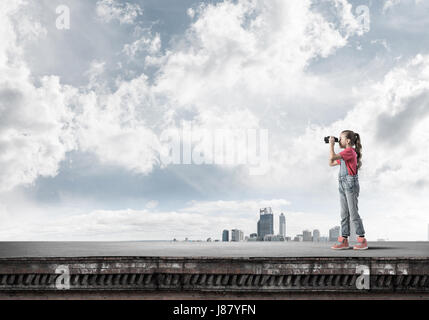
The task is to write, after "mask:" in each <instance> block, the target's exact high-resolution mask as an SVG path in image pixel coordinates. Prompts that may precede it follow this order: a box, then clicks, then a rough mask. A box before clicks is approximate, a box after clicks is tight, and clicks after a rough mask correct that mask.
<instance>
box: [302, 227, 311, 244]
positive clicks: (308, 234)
mask: <svg viewBox="0 0 429 320" xmlns="http://www.w3.org/2000/svg"><path fill="white" fill-rule="evenodd" d="M302 240H303V241H311V240H312V238H311V231H310V230H304V231H303V232H302Z"/></svg>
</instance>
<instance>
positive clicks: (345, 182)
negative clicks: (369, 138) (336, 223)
mask: <svg viewBox="0 0 429 320" xmlns="http://www.w3.org/2000/svg"><path fill="white" fill-rule="evenodd" d="M329 143H330V147H331V150H330V155H331V156H330V162H329V165H330V166H331V167H333V166H336V165H340V171H339V173H338V189H339V191H340V203H341V236H340V237H338V242H337V243H336V244H334V245H333V246H332V247H331V248H332V249H335V250H341V249H349V248H350V247H349V242H348V237H349V236H350V219H351V222H352V223H353V224H354V226H355V230H356V234H357V235H358V238H357V242H358V244H357V245H355V246H354V247H353V249H355V250H365V249H368V243H367V241H366V239H365V230H364V228H363V224H362V220H361V218H360V217H359V212H358V197H359V191H360V187H359V177H358V169H360V167H361V166H362V161H361V160H362V152H361V150H362V145H361V142H360V136H359V134H358V133H355V132H353V131H351V130H344V131H343V132H341V134H340V138H339V141H338V143H339V145H340V148H342V149H344V150H343V151H341V152H340V153H339V154H336V153H335V152H334V143H335V139H334V137H330V138H329ZM353 146H355V148H353Z"/></svg>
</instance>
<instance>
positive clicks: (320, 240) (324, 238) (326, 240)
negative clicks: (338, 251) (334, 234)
mask: <svg viewBox="0 0 429 320" xmlns="http://www.w3.org/2000/svg"><path fill="white" fill-rule="evenodd" d="M328 241H329V238H328V237H320V238H319V242H328Z"/></svg>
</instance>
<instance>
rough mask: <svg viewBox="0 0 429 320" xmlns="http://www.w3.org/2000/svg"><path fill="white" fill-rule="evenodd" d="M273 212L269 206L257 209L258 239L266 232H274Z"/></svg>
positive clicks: (262, 238) (262, 237)
mask: <svg viewBox="0 0 429 320" xmlns="http://www.w3.org/2000/svg"><path fill="white" fill-rule="evenodd" d="M273 219H274V216H273V212H272V210H271V208H270V207H268V208H263V209H259V220H258V240H261V241H262V240H264V236H265V235H266V234H274V223H273Z"/></svg>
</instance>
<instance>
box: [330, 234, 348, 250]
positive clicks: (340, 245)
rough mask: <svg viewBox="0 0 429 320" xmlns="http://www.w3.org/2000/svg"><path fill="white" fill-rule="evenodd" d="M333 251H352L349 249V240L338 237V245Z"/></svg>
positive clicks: (336, 244) (334, 246)
mask: <svg viewBox="0 0 429 320" xmlns="http://www.w3.org/2000/svg"><path fill="white" fill-rule="evenodd" d="M331 249H334V250H344V249H350V247H349V240H348V239H347V238H344V237H341V236H340V237H338V240H337V243H335V244H334V245H333V246H332V247H331Z"/></svg>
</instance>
